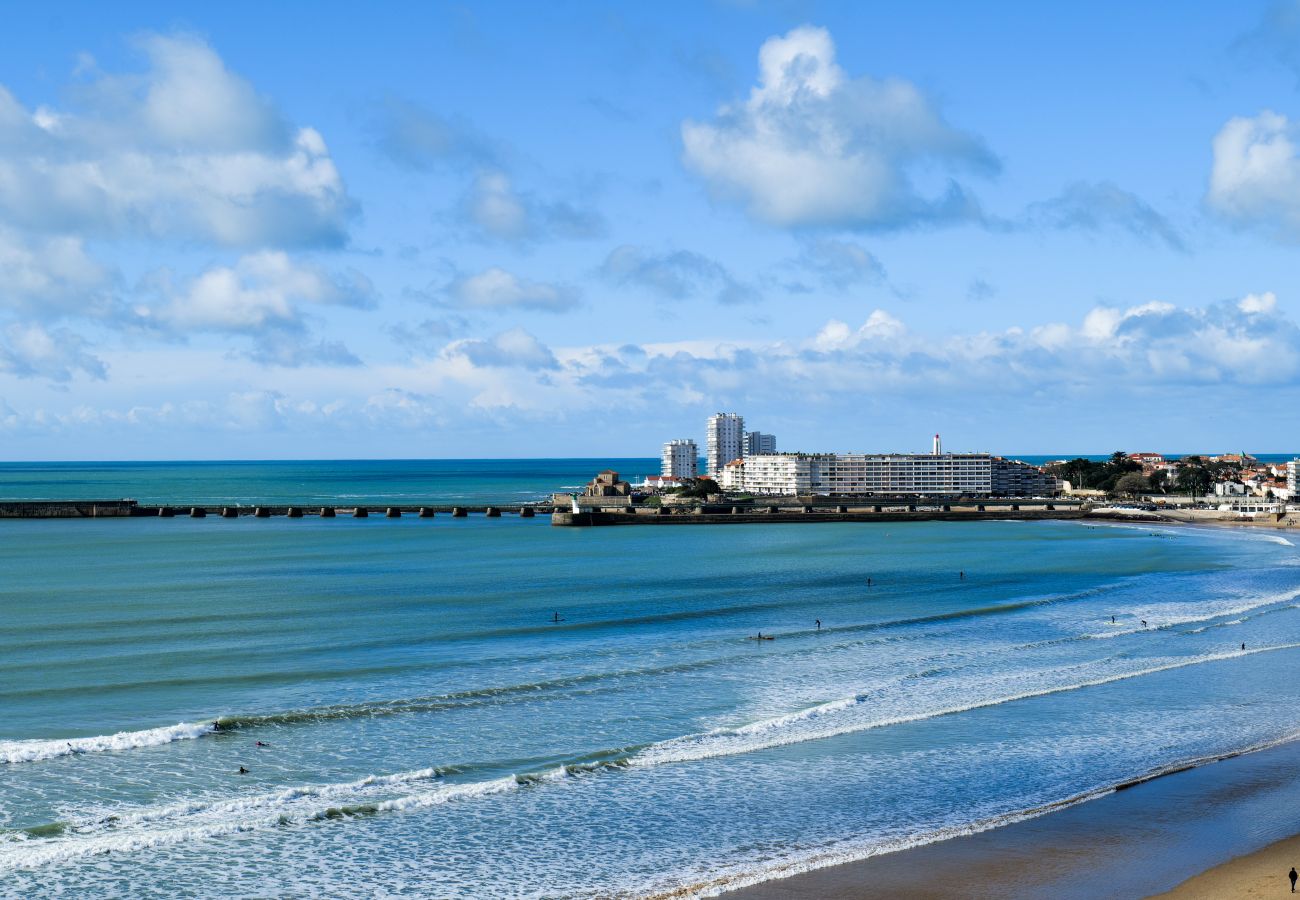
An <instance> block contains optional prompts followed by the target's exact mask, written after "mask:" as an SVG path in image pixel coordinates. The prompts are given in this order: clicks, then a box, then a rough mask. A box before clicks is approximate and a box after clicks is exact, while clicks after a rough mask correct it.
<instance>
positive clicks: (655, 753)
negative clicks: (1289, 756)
mask: <svg viewBox="0 0 1300 900" xmlns="http://www.w3.org/2000/svg"><path fill="white" fill-rule="evenodd" d="M1296 648H1300V643H1294V644H1280V645H1275V646H1271V647H1257V648H1254V649H1251V650H1232V651H1228V652H1224V653H1211V654H1206V655H1203V656H1196V657H1191V658H1186V659H1168V658H1166V660H1167V661H1165V662H1162V663H1160V664H1158V665H1154V666H1146V667H1143V668H1137V669H1130V670H1126V671H1121V672H1115V673H1111V674H1107V675H1101V676H1098V677H1095V678H1088V679H1083V680H1080V681H1076V682H1070V683H1066V684H1056V685H1049V686H1044V687H1040V688H1034V689H1031V690H1025V691H1018V692H1016V693H1012V694H1004V695H1001V696H996V697H989V698H984V699H976V700H971V701H969V702H966V703H957V704H944V705H936V706H934V707H932V708H930V709H925V710H918V711H915V712H905V713H895V714H886V715H879V714H877V713H876V711H875V709H874V708H873V707H872V706H871V704H869V703H867V702H866V698H865V697H857V698H846V699H842V700H835V701H832V702H831V703H827V704H824V705H822V706H817V707H813V708H812V709H809V710H805V711H803V712H799V713H792V714H790V715H786V716H779V717H777V718H774V719H767V720H764V721H760V722H754V723H752V724H749V725H744V726H741V727H738V728H717V729H713V730H712V731H706V732H700V733H697V734H691V735H685V736H683V737H678V738H670V739H668V740H666V741H661V742H659V743H657V744H651V745H650V746H648V747H646V748H645V749H643V750H642V751H640V752H639V753H637V754H636V755H634V756H633V757H632V758H631V760H630V763H631V765H633V766H647V765H662V764H664V763H674V762H693V761H696V760H701V759H712V758H715V757H721V756H734V755H736V754H741V753H752V752H755V751H758V750H767V749H771V748H773V747H783V746H787V745H789V744H798V743H803V742H805V741H815V740H823V739H825V738H832V737H839V736H841V735H845V734H854V733H857V732H861V731H867V730H870V729H873V728H884V727H887V726H890V725H903V724H907V723H909V722H919V721H923V720H925V719H933V718H938V717H939V716H947V715H953V714H955V713H962V712H969V711H971V710H975V709H983V708H985V707H990V706H1000V705H1002V704H1004V703H1014V702H1016V701H1019V700H1030V699H1033V698H1035V697H1047V696H1050V695H1052V694H1061V693H1065V692H1067V691H1077V690H1080V689H1082V688H1089V687H1098V686H1100V685H1103V684H1111V683H1113V682H1116V681H1126V680H1128V679H1131V678H1139V677H1141V676H1144V675H1154V674H1156V673H1158V672H1168V671H1171V670H1174V669H1182V668H1186V667H1188V666H1196V665H1202V664H1204V663H1211V662H1218V661H1221V660H1226V659H1235V658H1237V657H1242V656H1250V655H1253V654H1256V653H1268V652H1271V651H1275V650H1291V649H1296Z"/></svg>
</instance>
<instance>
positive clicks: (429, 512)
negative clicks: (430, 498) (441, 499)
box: [420, 506, 433, 519]
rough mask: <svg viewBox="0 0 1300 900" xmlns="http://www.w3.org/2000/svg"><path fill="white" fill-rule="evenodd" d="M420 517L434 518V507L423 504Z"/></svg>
mask: <svg viewBox="0 0 1300 900" xmlns="http://www.w3.org/2000/svg"><path fill="white" fill-rule="evenodd" d="M420 518H421V519H432V518H433V507H432V506H421V507H420Z"/></svg>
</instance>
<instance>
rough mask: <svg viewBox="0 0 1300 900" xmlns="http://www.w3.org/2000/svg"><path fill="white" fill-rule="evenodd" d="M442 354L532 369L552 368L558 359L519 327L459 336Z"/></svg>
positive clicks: (495, 365)
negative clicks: (482, 337)
mask: <svg viewBox="0 0 1300 900" xmlns="http://www.w3.org/2000/svg"><path fill="white" fill-rule="evenodd" d="M442 356H443V358H446V359H450V358H454V357H462V358H464V359H466V360H468V361H469V362H470V363H472V364H473V365H475V366H482V367H487V368H517V369H527V370H530V371H536V370H539V369H555V368H558V367H559V363H558V362H557V361H556V359H555V354H554V353H552V352H551V349H550V348H549V347H547V346H546V345H545V344H543V343H542V342H541V341H539V340H538V339H537V338H535V337H533V336H532V335H531V334H529V333H528V332H527V331H525V330H524V329H522V328H512V329H510V330H509V331H503V332H501V333H500V334H498V335H496V336H494V337H492V338H489V339H487V340H462V341H455V342H453V343H451V344H448V345H447V347H446V348H444V349H443V352H442Z"/></svg>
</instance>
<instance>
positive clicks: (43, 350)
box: [0, 322, 108, 382]
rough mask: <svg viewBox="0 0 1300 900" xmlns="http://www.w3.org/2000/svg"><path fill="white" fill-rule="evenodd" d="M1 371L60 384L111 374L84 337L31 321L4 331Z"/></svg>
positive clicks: (0, 338) (0, 334) (0, 344)
mask: <svg viewBox="0 0 1300 900" xmlns="http://www.w3.org/2000/svg"><path fill="white" fill-rule="evenodd" d="M0 371H3V372H7V373H9V374H11V375H15V376H17V377H19V378H47V379H49V380H51V381H57V382H65V381H71V380H72V378H73V377H74V376H75V375H77V374H78V373H82V374H85V375H88V376H90V377H91V378H97V379H102V378H105V377H106V376H107V374H108V370H107V367H106V366H105V365H104V363H103V362H102V361H101V360H100V359H98V358H97V357H95V356H94V355H92V354H91V353H90V352H89V351H88V349H87V344H86V341H85V340H84V339H83V338H82V337H81V336H80V335H77V334H74V333H73V332H71V331H69V330H68V329H66V328H56V329H53V330H47V329H46V328H45V327H44V326H43V325H40V324H37V323H30V322H13V323H10V324H9V325H7V326H6V327H5V328H4V329H3V331H0Z"/></svg>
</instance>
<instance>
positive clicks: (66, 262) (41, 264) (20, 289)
mask: <svg viewBox="0 0 1300 900" xmlns="http://www.w3.org/2000/svg"><path fill="white" fill-rule="evenodd" d="M115 281H116V274H115V273H114V272H112V271H111V270H110V269H109V268H107V267H106V266H103V265H101V264H100V263H98V262H96V261H95V260H94V259H92V258H91V257H90V256H89V255H88V254H87V253H86V248H85V245H84V243H83V242H82V240H81V239H80V238H77V237H71V236H53V237H48V236H35V237H32V238H30V239H28V238H25V237H24V236H23V235H21V234H20V233H18V232H17V231H14V230H12V229H8V228H4V227H0V307H4V308H7V309H10V310H12V311H14V312H17V313H19V314H21V315H23V316H28V317H33V318H43V319H52V318H58V317H61V316H88V317H94V318H105V317H108V316H111V315H116V314H117V313H119V312H120V308H119V304H118V303H117V301H116V300H115V298H114V296H113V287H114V283H115Z"/></svg>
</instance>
